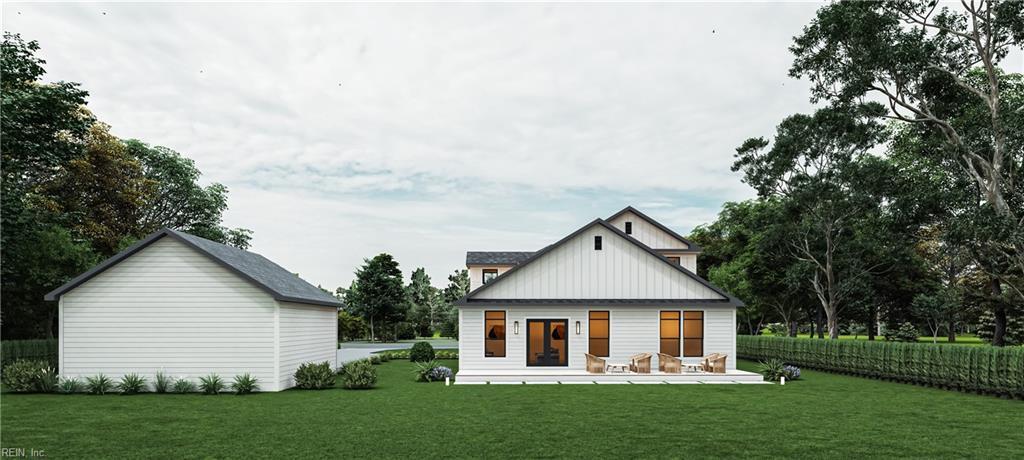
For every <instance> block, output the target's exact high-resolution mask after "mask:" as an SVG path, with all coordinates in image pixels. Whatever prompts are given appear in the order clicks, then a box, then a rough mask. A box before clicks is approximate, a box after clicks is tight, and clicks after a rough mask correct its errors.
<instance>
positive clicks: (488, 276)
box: [483, 268, 498, 284]
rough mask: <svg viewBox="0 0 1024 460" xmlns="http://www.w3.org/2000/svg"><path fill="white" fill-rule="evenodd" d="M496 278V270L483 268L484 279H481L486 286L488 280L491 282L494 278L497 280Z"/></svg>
mask: <svg viewBox="0 0 1024 460" xmlns="http://www.w3.org/2000/svg"><path fill="white" fill-rule="evenodd" d="M497 277H498V269H497V268H485V269H484V279H483V281H484V284H487V282H489V281H490V280H493V279H494V278H497Z"/></svg>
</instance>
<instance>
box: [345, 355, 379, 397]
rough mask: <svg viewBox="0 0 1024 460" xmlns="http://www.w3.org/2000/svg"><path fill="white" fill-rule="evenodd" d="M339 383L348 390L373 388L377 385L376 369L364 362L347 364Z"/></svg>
mask: <svg viewBox="0 0 1024 460" xmlns="http://www.w3.org/2000/svg"><path fill="white" fill-rule="evenodd" d="M341 382H342V386H344V387H345V388H346V389H349V390H357V389H360V390H361V389H368V388H373V386H374V385H376V384H377V369H375V368H374V367H373V365H371V364H370V362H369V361H365V360H361V361H354V362H351V363H348V364H347V365H346V366H345V374H344V375H343V376H342V377H341Z"/></svg>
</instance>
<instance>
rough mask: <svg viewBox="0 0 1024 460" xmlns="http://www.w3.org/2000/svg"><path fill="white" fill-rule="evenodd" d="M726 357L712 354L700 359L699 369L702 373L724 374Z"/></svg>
mask: <svg viewBox="0 0 1024 460" xmlns="http://www.w3.org/2000/svg"><path fill="white" fill-rule="evenodd" d="M726 356H727V355H723V354H721V353H712V354H710V355H707V356H705V357H704V358H701V369H702V370H703V371H704V372H713V373H715V374H724V373H725V358H726Z"/></svg>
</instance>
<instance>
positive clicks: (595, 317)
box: [587, 311, 611, 357]
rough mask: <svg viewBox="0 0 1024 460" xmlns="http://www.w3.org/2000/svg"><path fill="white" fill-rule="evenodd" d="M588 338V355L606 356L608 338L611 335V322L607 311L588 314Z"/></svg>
mask: <svg viewBox="0 0 1024 460" xmlns="http://www.w3.org/2000/svg"><path fill="white" fill-rule="evenodd" d="M587 334H588V335H589V337H590V348H589V350H590V354H592V355H594V356H603V357H607V356H608V337H609V336H610V335H611V322H610V321H609V318H608V312H607V311H592V312H590V324H589V326H587Z"/></svg>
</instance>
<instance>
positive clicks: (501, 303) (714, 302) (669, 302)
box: [455, 297, 743, 308]
mask: <svg viewBox="0 0 1024 460" xmlns="http://www.w3.org/2000/svg"><path fill="white" fill-rule="evenodd" d="M455 306H457V307H514V306H515V307H518V306H530V307H533V306H551V307H559V306H573V307H577V306H585V307H604V306H616V307H619V306H621V307H680V308H685V307H722V308H735V307H742V306H743V302H740V301H739V300H738V299H736V298H734V297H730V298H729V299H728V300H718V299H469V300H460V301H458V302H455Z"/></svg>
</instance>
